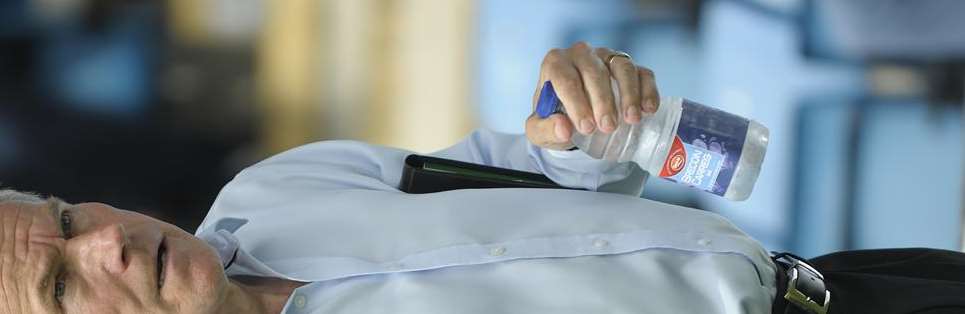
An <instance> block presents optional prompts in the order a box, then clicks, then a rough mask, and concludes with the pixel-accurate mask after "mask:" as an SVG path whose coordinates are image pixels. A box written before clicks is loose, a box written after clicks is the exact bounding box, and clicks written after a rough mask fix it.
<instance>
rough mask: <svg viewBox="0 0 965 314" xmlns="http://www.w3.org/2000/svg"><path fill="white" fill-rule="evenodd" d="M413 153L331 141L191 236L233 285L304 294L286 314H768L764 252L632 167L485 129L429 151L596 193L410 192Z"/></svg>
mask: <svg viewBox="0 0 965 314" xmlns="http://www.w3.org/2000/svg"><path fill="white" fill-rule="evenodd" d="M410 153H411V152H409V151H405V150H400V149H394V148H387V147H379V146H373V145H368V144H364V143H360V142H353V141H326V142H319V143H314V144H309V145H305V146H302V147H298V148H295V149H292V150H290V151H287V152H285V153H282V154H279V155H277V156H274V157H271V158H269V159H267V160H265V161H263V162H261V163H258V164H256V165H254V166H251V167H249V168H248V169H245V170H244V171H242V172H241V173H240V174H238V175H237V176H236V177H235V179H234V180H233V181H231V182H230V183H229V184H228V185H227V186H225V187H224V189H223V190H222V191H221V193H220V194H219V195H218V198H217V200H216V201H215V203H214V205H213V207H212V208H211V211H210V212H209V213H208V216H207V217H206V218H205V220H204V222H203V223H202V224H201V226H200V227H199V228H198V232H197V235H198V236H199V237H200V238H202V239H204V240H205V241H207V242H208V243H210V244H211V245H212V246H213V247H215V248H216V250H217V251H218V252H219V254H220V255H221V257H222V262H223V263H225V264H226V265H227V264H228V263H229V262H230V263H231V264H230V267H229V268H228V269H227V270H226V273H227V274H228V275H229V276H231V275H254V276H270V277H278V278H286V279H290V280H296V281H303V282H309V284H307V285H304V286H302V287H300V288H298V289H296V290H295V291H294V293H292V295H291V296H290V297H289V300H288V303H287V304H286V306H285V308H284V310H283V313H326V314H336V313H352V314H360V313H400V314H407V313H418V314H426V313H465V314H476V313H479V314H494V313H526V314H531V313H581V314H583V313H700V314H711V313H770V311H771V302H772V300H773V298H774V295H775V279H774V274H775V266H774V264H773V263H772V262H771V260H770V258H769V257H768V254H767V252H766V251H765V250H764V249H763V248H762V247H761V245H760V244H759V243H758V242H757V241H755V240H754V239H751V238H750V237H748V236H747V235H746V234H744V233H743V232H741V231H740V230H739V229H738V228H736V227H735V226H734V225H733V224H731V223H730V222H728V221H727V220H726V219H724V218H722V217H720V216H718V215H716V214H714V213H711V212H707V211H701V210H696V209H691V208H686V207H679V206H674V205H668V204H664V203H659V202H654V201H650V200H646V199H641V198H639V197H637V196H638V195H639V193H640V192H641V189H642V186H643V181H644V180H645V179H646V175H645V173H644V172H642V171H640V169H639V168H638V167H636V166H635V165H633V164H630V163H624V164H616V163H611V162H606V161H601V160H595V159H592V158H590V157H589V156H587V155H586V154H584V153H582V152H580V151H565V152H563V151H551V150H545V149H541V148H539V147H536V146H534V145H532V144H530V143H529V142H528V141H527V140H526V138H525V137H524V136H522V135H509V134H500V133H495V132H491V131H486V130H480V131H476V132H474V133H472V134H471V135H470V136H469V137H468V138H467V139H465V140H463V141H462V142H460V143H459V144H457V145H455V146H452V147H450V148H448V149H445V150H443V151H440V152H437V153H435V154H433V155H434V156H439V157H444V158H450V159H457V160H463V161H469V162H474V163H480V164H486V165H492V166H497V167H504V168H512V169H517V170H523V171H530V172H539V173H542V174H544V175H546V176H548V177H549V178H551V179H553V180H554V181H555V182H557V183H559V184H561V185H565V186H571V187H581V188H585V189H589V190H591V191H573V190H557V189H479V190H455V191H448V192H442V193H431V194H406V193H403V192H400V191H399V190H398V189H397V186H398V184H399V180H400V177H401V173H402V167H403V160H404V159H405V157H406V156H407V155H408V154H410ZM593 191H598V192H593ZM599 191H606V192H599Z"/></svg>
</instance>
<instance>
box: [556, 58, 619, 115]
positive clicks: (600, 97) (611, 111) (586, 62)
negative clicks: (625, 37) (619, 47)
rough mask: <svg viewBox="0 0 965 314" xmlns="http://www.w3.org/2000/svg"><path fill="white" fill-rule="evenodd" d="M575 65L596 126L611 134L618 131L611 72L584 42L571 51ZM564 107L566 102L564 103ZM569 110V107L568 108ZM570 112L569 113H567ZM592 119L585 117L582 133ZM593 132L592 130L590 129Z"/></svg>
mask: <svg viewBox="0 0 965 314" xmlns="http://www.w3.org/2000/svg"><path fill="white" fill-rule="evenodd" d="M569 51H570V53H571V55H572V57H573V64H574V65H576V68H577V69H578V70H579V72H580V77H581V78H582V79H583V87H584V88H585V89H586V93H587V95H588V96H589V99H590V106H591V108H592V112H593V117H592V119H593V120H592V121H596V126H597V127H599V129H600V130H601V131H603V132H606V133H610V132H613V130H616V127H617V120H616V117H617V115H616V104H615V103H614V101H613V87H612V86H611V85H610V70H609V69H607V67H606V65H605V64H603V60H601V59H600V58H599V57H597V55H596V54H595V53H594V52H593V49H591V48H590V45H588V44H586V43H584V42H578V43H576V44H575V45H573V46H572V47H570V49H569ZM563 104H564V106H565V105H566V102H563ZM566 109H567V110H569V109H570V108H569V107H566ZM567 112H569V111H567ZM590 118H591V117H583V118H582V119H581V120H578V121H580V124H579V128H580V131H585V130H586V129H585V127H584V124H589V123H590V122H589V121H590V120H589V119H590ZM590 131H592V129H590Z"/></svg>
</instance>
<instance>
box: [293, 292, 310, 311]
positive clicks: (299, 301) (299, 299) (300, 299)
mask: <svg viewBox="0 0 965 314" xmlns="http://www.w3.org/2000/svg"><path fill="white" fill-rule="evenodd" d="M305 303H308V299H307V298H305V295H302V294H298V295H295V307H297V308H304V307H305Z"/></svg>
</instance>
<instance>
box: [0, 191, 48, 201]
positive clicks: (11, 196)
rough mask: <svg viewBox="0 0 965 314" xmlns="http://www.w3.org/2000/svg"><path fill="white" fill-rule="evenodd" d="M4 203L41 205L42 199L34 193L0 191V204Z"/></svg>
mask: <svg viewBox="0 0 965 314" xmlns="http://www.w3.org/2000/svg"><path fill="white" fill-rule="evenodd" d="M6 202H23V203H43V202H44V199H43V198H42V197H40V196H39V195H37V194H34V193H29V192H20V191H14V190H9V189H0V204H2V203H6Z"/></svg>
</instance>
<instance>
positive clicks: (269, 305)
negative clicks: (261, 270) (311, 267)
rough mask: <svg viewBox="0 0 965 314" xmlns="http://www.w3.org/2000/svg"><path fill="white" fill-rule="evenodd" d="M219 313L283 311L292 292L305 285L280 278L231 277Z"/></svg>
mask: <svg viewBox="0 0 965 314" xmlns="http://www.w3.org/2000/svg"><path fill="white" fill-rule="evenodd" d="M228 282H229V288H228V291H227V295H226V297H225V302H224V303H222V306H221V310H220V311H219V313H281V310H282V308H284V307H285V303H286V302H288V297H289V296H291V294H292V292H293V291H294V290H295V289H296V288H298V287H300V286H302V285H304V283H302V282H294V281H289V280H285V279H278V278H266V277H251V276H235V277H230V278H229V280H228Z"/></svg>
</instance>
